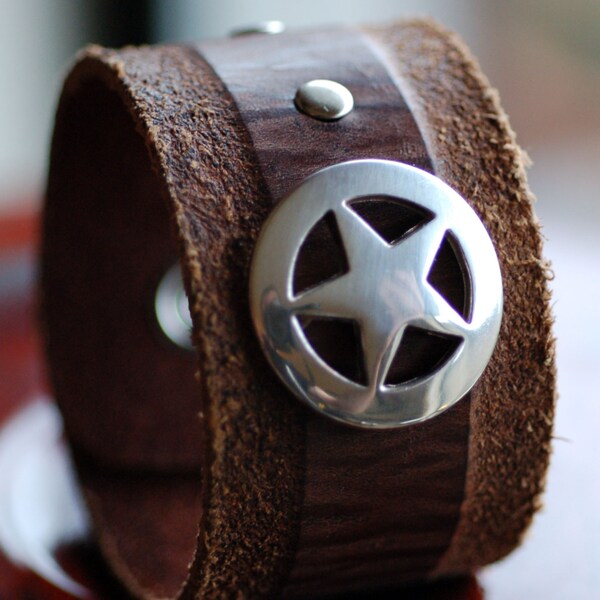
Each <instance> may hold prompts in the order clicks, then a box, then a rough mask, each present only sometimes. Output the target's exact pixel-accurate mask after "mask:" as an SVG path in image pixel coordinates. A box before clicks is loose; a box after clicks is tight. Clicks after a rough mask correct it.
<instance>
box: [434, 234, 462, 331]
mask: <svg viewBox="0 0 600 600" xmlns="http://www.w3.org/2000/svg"><path fill="white" fill-rule="evenodd" d="M427 281H428V282H429V283H430V284H431V285H432V286H433V287H434V288H435V289H436V290H437V291H438V292H439V293H440V294H441V295H442V296H443V297H444V298H445V299H446V301H447V302H448V304H450V306H451V307H452V308H453V309H454V310H455V311H456V312H457V313H458V314H459V315H460V316H461V317H462V318H463V319H464V320H465V321H466V322H467V323H470V322H471V316H472V311H473V299H472V298H473V291H472V284H471V275H470V273H469V269H468V267H467V262H466V260H465V259H464V256H463V254H462V251H461V249H460V244H459V243H458V240H457V239H456V238H455V237H454V235H452V232H450V231H447V232H446V233H445V235H444V239H443V240H442V243H441V244H440V248H439V250H438V251H437V254H436V255H435V259H434V260H433V265H432V266H431V270H430V271H429V275H428V276H427Z"/></svg>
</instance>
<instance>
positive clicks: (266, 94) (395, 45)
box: [42, 22, 553, 598]
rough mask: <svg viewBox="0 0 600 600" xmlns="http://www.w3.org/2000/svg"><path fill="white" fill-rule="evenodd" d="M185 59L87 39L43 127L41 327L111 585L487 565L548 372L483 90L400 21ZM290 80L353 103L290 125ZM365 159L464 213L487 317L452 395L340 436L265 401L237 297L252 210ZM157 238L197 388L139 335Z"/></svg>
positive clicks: (534, 486)
mask: <svg viewBox="0 0 600 600" xmlns="http://www.w3.org/2000/svg"><path fill="white" fill-rule="evenodd" d="M374 47H375V48H376V51H375V52H374V51H373V48H374ZM199 50H200V52H201V53H202V54H203V55H204V56H205V57H206V58H207V59H208V61H209V63H210V66H209V64H207V63H206V62H205V61H204V59H203V58H201V57H200V55H199V54H198V53H197V50H196V49H191V48H182V47H163V48H156V49H152V48H143V49H125V50H122V51H119V52H113V51H106V50H100V49H97V48H94V49H91V50H89V51H88V52H87V54H86V55H85V56H84V57H83V58H82V59H81V61H80V62H79V63H78V65H77V66H76V67H75V69H74V70H73V72H72V73H71V75H70V76H69V79H68V80H67V82H66V84H65V89H64V92H63V96H62V99H61V104H60V107H59V112H58V115H57V124H56V130H55V136H54V142H53V152H52V162H51V171H50V178H49V184H48V202H47V207H46V213H45V223H44V232H45V233H44V263H43V282H42V283H43V290H44V319H45V329H46V339H47V346H48V356H49V361H50V367H51V374H52V378H53V384H54V388H55V391H56V395H57V399H58V401H59V402H60V404H61V408H62V410H63V413H64V415H65V424H66V427H67V433H68V436H69V439H70V442H71V444H72V447H73V449H74V453H75V457H76V460H77V461H78V466H79V472H80V478H81V480H82V484H83V486H84V489H85V490H86V493H87V496H88V500H89V504H90V507H91V509H92V513H93V516H94V519H95V522H96V528H97V531H98V535H99V538H100V541H101V544H102V547H103V550H104V553H105V555H106V556H107V558H108V560H109V561H110V563H111V565H112V567H113V568H114V570H115V571H116V572H117V573H118V574H119V576H120V578H121V579H122V581H123V582H124V583H125V584H126V585H127V586H128V588H129V589H130V590H131V591H132V592H133V593H134V594H136V595H138V596H141V597H142V596H143V597H174V596H176V595H178V593H179V592H180V590H182V591H181V597H182V598H192V597H194V598H205V597H212V596H223V597H227V596H231V595H234V594H235V593H241V594H242V595H246V596H249V597H256V596H270V597H272V596H273V595H276V594H278V593H280V594H282V595H284V596H286V597H300V596H301V597H307V596H312V595H316V594H317V593H325V592H344V591H349V590H353V589H364V588H376V587H384V586H390V585H396V584H398V583H400V582H403V581H407V580H412V579H415V578H421V577H424V576H426V575H427V574H429V573H431V572H433V571H434V570H436V569H437V570H438V571H442V572H451V571H456V570H459V571H461V570H465V569H469V568H473V567H475V566H477V565H480V564H483V563H484V562H487V561H489V560H494V559H495V558H497V557H498V556H500V555H502V554H504V553H505V552H506V551H507V550H508V549H510V548H511V547H512V546H513V545H514V544H515V543H516V541H517V539H518V538H519V536H520V534H521V532H522V530H523V528H524V527H525V526H526V524H527V523H528V522H529V519H530V516H531V514H532V512H533V509H534V507H535V504H536V496H537V494H538V493H539V490H540V486H541V480H542V477H543V472H544V470H545V465H546V462H547V454H548V439H549V432H550V425H549V423H550V421H551V414H552V398H553V377H552V358H551V357H552V348H551V344H550V342H549V340H550V331H549V322H550V320H549V316H548V308H547V306H548V298H547V293H546V291H545V273H544V270H543V266H542V265H541V264H540V260H539V256H540V244H539V235H538V232H537V230H536V228H535V226H534V225H532V214H531V208H530V203H529V197H528V192H527V189H526V185H525V181H524V176H523V173H522V165H521V162H520V156H519V155H518V150H517V149H516V147H515V146H514V144H513V145H512V146H511V143H513V140H512V134H511V132H510V130H509V129H508V127H507V126H506V123H505V122H504V121H503V116H502V113H501V112H500V109H499V107H498V105H497V103H495V100H494V99H493V97H492V96H490V94H489V92H488V90H487V88H486V85H485V82H483V81H482V80H481V78H480V75H479V73H478V72H477V70H476V67H474V66H473V63H472V62H471V61H470V60H469V59H468V57H467V55H466V53H465V51H464V49H463V48H461V47H460V45H459V44H458V43H457V42H456V41H455V40H453V39H452V38H451V37H450V36H449V35H448V34H447V33H445V32H442V31H440V30H439V29H437V28H435V27H433V26H431V25H430V24H427V23H422V22H418V23H405V24H402V25H398V26H396V27H393V28H388V29H385V30H382V31H380V32H371V39H370V40H365V38H364V37H363V35H362V34H359V33H351V32H347V31H329V32H326V33H307V34H298V35H296V34H294V35H290V36H287V35H286V36H281V37H277V38H254V39H251V38H240V39H237V40H230V41H227V42H219V43H214V44H203V45H201V46H200V47H199ZM383 55H387V56H388V57H389V58H386V59H383V58H382V56H383ZM384 62H385V63H389V65H386V64H384ZM215 71H216V73H217V75H218V76H217V75H215ZM314 78H331V79H334V80H337V81H340V82H341V83H344V84H345V85H347V87H349V88H350V89H351V90H352V92H353V93H354V96H355V101H356V108H355V110H354V111H353V113H352V114H351V115H349V116H348V117H346V118H345V119H343V120H342V121H340V122H338V123H321V122H317V121H313V120H311V119H310V118H308V117H306V116H304V115H301V114H299V113H298V112H297V111H296V110H295V108H294V107H293V103H292V98H293V94H294V92H295V89H296V87H297V85H299V84H300V83H303V82H304V81H306V80H308V79H314ZM400 88H402V93H401V92H400ZM405 98H408V99H409V100H410V103H411V108H412V113H413V114H414V115H416V116H417V121H419V126H420V128H421V131H422V132H423V136H424V138H425V140H426V143H424V142H423V139H422V138H421V134H420V133H419V128H418V127H417V126H416V123H415V120H414V117H413V115H412V114H411V111H409V110H408V107H407V104H406V100H405ZM436 120H437V121H436ZM140 134H141V135H140ZM426 146H427V148H428V149H429V154H430V156H431V159H430V158H429V157H428V153H427V151H426V150H425V147H426ZM366 156H368V157H380V158H391V159H395V160H401V161H403V162H410V163H412V164H416V165H418V166H421V167H422V168H426V169H431V167H432V165H435V172H436V174H438V175H439V176H441V177H443V178H444V179H445V180H447V181H448V182H449V183H450V184H451V185H453V186H454V187H455V188H456V189H458V191H459V192H461V193H462V195H463V196H465V197H466V198H467V199H468V200H469V201H470V202H472V204H473V206H474V208H475V210H477V211H478V212H479V214H480V215H481V216H482V218H483V220H484V222H485V223H486V225H487V227H488V230H489V231H490V233H491V235H492V237H493V239H494V242H495V243H496V246H497V248H498V252H499V256H500V260H501V262H502V265H503V270H504V278H505V290H506V299H505V306H507V305H508V306H507V308H506V316H505V321H504V326H503V332H502V334H501V339H500V341H499V345H498V349H497V351H496V353H495V356H494V358H493V360H492V363H491V364H490V367H489V368H488V370H487V371H486V373H485V374H484V377H483V379H482V380H481V382H480V383H479V384H478V385H477V386H476V388H475V389H474V390H473V392H472V394H471V395H472V401H471V405H470V404H469V402H468V401H465V400H463V401H461V402H460V403H459V404H457V405H456V406H455V407H454V408H452V409H450V410H449V411H447V412H446V413H444V414H442V415H441V416H439V417H437V418H436V419H433V420H431V421H429V422H427V423H424V424H422V425H419V426H416V427H410V428H407V429H402V430H397V431H393V432H389V431H388V432H371V431H357V430H354V429H350V428H346V427H343V426H341V425H338V424H335V423H331V422H329V421H326V420H323V419H321V418H319V417H317V416H315V415H313V414H312V413H311V412H310V411H308V410H307V409H305V408H304V407H302V406H300V405H299V404H298V403H297V401H295V400H294V399H293V398H290V396H289V394H288V393H287V392H286V391H285V390H284V388H283V387H282V386H281V384H279V382H278V381H277V380H276V377H275V376H274V375H273V374H272V373H271V371H270V370H269V368H268V366H267V365H266V363H265V361H264V359H263V358H262V356H261V354H260V350H259V348H258V346H257V343H256V341H255V339H254V337H253V334H252V330H251V326H250V323H249V317H248V307H247V300H246V296H247V289H246V287H247V273H248V264H249V258H250V254H251V251H252V247H253V243H254V240H255V238H256V235H257V234H258V231H259V229H260V226H261V224H262V222H263V221H264V219H265V218H266V215H267V214H268V212H269V209H270V206H271V205H272V203H273V202H274V201H277V200H278V199H280V198H281V196H282V195H284V194H285V193H286V192H287V191H288V190H289V188H290V187H293V186H294V185H295V184H297V183H298V182H299V181H301V180H302V179H303V178H304V177H305V176H306V175H307V174H309V173H310V172H312V171H313V170H315V169H317V168H320V167H322V166H326V165H327V164H331V163H334V162H337V161H341V160H348V159H350V158H363V157H366ZM482 165H483V167H482ZM175 239H178V240H179V246H180V252H181V257H182V262H183V264H184V274H185V278H186V286H187V289H188V293H189V295H190V298H191V299H192V300H191V305H192V306H191V308H192V314H193V319H194V342H195V344H196V346H197V348H198V353H199V358H200V362H199V365H200V369H199V375H198V378H197V379H198V382H196V383H195V382H194V377H193V370H194V366H193V364H194V363H193V359H191V358H189V357H187V356H186V355H185V354H182V353H178V352H177V351H175V350H174V349H173V348H172V347H170V346H169V345H168V344H166V343H164V342H163V341H162V340H161V337H160V332H158V330H157V328H156V325H155V324H154V323H153V321H152V307H151V301H152V295H153V291H154V290H155V289H156V285H157V283H158V281H159V279H160V277H161V276H162V274H163V273H164V272H165V270H166V269H167V268H168V266H169V265H170V264H172V262H174V260H175V256H176V250H177V247H176V246H177V245H176V243H175ZM517 255H518V256H517ZM514 348H519V354H518V356H516V355H515V351H514ZM470 406H471V407H472V410H471V409H470ZM199 410H200V413H201V418H200V419H198V420H196V419H195V418H194V415H196V414H197V413H198V411H199ZM469 423H471V430H470V429H469ZM515 423H518V426H517V428H516V430H515ZM491 439H493V440H494V444H493V448H492V449H490V446H489V445H488V444H487V442H488V440H491ZM200 470H201V471H202V473H201V474H200ZM523 481H526V482H527V485H526V486H523ZM465 490H466V492H465ZM461 506H462V509H461ZM506 507H509V508H508V510H507V508H506ZM197 523H200V532H199V537H198V541H197V543H196V533H197ZM490 523H491V524H492V526H490ZM457 526H458V528H457ZM194 548H196V556H195V559H194V561H193V564H192V567H191V570H190V571H189V573H188V564H189V563H190V561H191V559H192V556H193V554H194ZM440 561H442V562H441V563H440ZM186 577H187V582H186V583H185V584H184V582H185V580H186Z"/></svg>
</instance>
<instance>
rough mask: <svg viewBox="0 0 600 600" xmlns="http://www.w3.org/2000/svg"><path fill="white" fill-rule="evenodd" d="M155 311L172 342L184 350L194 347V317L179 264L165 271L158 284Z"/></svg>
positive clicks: (163, 329) (163, 330)
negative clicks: (191, 333)
mask: <svg viewBox="0 0 600 600" xmlns="http://www.w3.org/2000/svg"><path fill="white" fill-rule="evenodd" d="M154 311H155V313H156V320H157V321H158V324H159V325H160V328H161V330H162V332H163V333H164V334H165V335H166V336H167V338H168V339H169V340H170V341H171V342H173V343H174V344H175V345H176V346H179V347H180V348H183V349H184V350H193V349H194V347H193V345H192V340H191V335H190V332H191V329H192V317H191V316H190V309H189V305H188V298H187V294H186V293H185V289H184V287H183V281H182V280H181V268H180V266H179V265H178V264H176V265H174V266H172V267H171V268H170V269H169V270H168V271H167V272H166V273H165V275H164V277H163V278H162V280H161V282H160V284H159V285H158V289H157V290H156V298H155V300H154Z"/></svg>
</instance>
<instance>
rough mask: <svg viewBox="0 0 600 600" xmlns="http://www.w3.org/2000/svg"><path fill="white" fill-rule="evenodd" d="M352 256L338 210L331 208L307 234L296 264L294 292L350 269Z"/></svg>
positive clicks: (313, 285)
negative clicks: (346, 243)
mask: <svg viewBox="0 0 600 600" xmlns="http://www.w3.org/2000/svg"><path fill="white" fill-rule="evenodd" d="M348 269H349V266H348V258H347V256H346V251H345V249H344V244H343V242H342V238H341V236H340V230H339V227H338V225H337V221H336V218H335V214H334V212H333V211H329V212H327V213H326V214H325V216H324V217H323V218H321V219H320V220H319V221H317V223H316V224H315V225H314V226H313V228H312V229H311V230H310V231H309V232H308V234H307V236H306V237H305V238H304V241H303V242H302V245H301V246H300V251H299V253H298V258H297V260H296V265H295V268H294V277H293V290H294V295H297V294H300V293H302V292H304V291H306V290H308V289H310V288H314V287H316V286H318V285H319V284H321V283H324V282H326V281H328V280H330V279H334V278H335V277H339V276H340V275H344V274H345V273H347V272H348Z"/></svg>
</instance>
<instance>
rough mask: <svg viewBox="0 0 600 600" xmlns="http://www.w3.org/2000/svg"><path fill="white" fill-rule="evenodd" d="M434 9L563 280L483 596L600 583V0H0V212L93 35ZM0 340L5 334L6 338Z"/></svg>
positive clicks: (511, 599)
mask: <svg viewBox="0 0 600 600" xmlns="http://www.w3.org/2000/svg"><path fill="white" fill-rule="evenodd" d="M407 15H432V16H434V17H435V18H436V19H438V20H440V21H441V22H442V23H444V24H446V25H448V26H450V27H451V28H453V29H455V30H456V31H458V32H459V33H460V34H461V35H462V36H463V37H464V39H465V40H466V42H467V43H468V45H469V46H470V47H471V49H472V50H473V51H474V52H475V54H476V55H477V56H478V58H479V60H480V62H481V64H482V67H483V70H484V72H485V73H486V74H487V75H488V77H489V78H490V80H491V82H492V84H493V85H494V86H495V87H497V88H499V90H500V93H501V97H502V102H503V105H504V108H505V109H506V110H507V112H508V113H509V116H510V117H511V122H512V125H513V127H514V129H515V130H516V131H517V134H518V139H519V142H520V143H521V145H522V146H523V147H524V148H525V149H526V150H527V152H528V153H529V155H530V156H531V158H532V159H533V163H534V166H533V168H532V169H531V170H530V182H531V186H532V188H533V190H534V192H535V194H536V195H537V197H538V198H539V201H538V203H537V206H536V209H537V212H538V215H539V218H540V220H541V221H542V224H543V226H544V231H545V234H546V237H547V238H548V242H547V245H546V253H547V255H548V256H549V257H550V259H551V260H552V261H553V263H554V266H555V271H556V279H555V281H554V283H553V287H554V291H555V312H556V316H557V323H556V332H557V336H558V351H559V386H560V393H561V399H560V403H559V405H558V417H557V423H556V436H557V438H558V439H557V440H556V442H555V455H554V459H553V464H552V468H551V471H550V475H549V479H548V490H547V494H546V499H545V508H544V510H543V512H542V513H541V515H540V516H539V517H538V519H537V520H536V523H535V525H534V527H533V529H532V530H531V532H530V534H529V536H528V539H527V540H526V543H525V545H524V546H523V548H522V549H521V550H519V551H518V552H516V553H515V554H513V555H512V556H511V557H510V558H509V559H508V560H507V561H505V562H504V563H501V564H500V565H498V566H495V567H492V568H491V569H489V570H487V571H486V572H484V574H483V575H482V582H483V585H484V586H485V588H486V598H488V600H515V599H519V598H530V599H544V600H553V599H556V600H558V599H560V600H565V599H566V600H568V599H571V598H572V599H582V598H592V597H598V595H600V550H599V547H600V517H599V516H598V510H597V506H600V477H599V471H600V464H599V458H600V442H599V441H598V440H599V436H598V433H597V430H598V428H600V393H599V391H598V390H599V387H600V386H598V384H597V381H596V378H595V375H596V370H597V369H598V370H599V371H600V364H598V363H599V360H600V341H599V340H600V325H599V324H598V321H596V320H595V319H596V316H600V309H598V306H600V269H599V267H598V265H599V263H600V241H599V236H600V233H599V232H598V230H599V228H600V0H570V1H569V2H565V1H564V0H503V1H502V2H498V1H497V0H496V1H494V0H420V1H417V0H404V1H402V0H362V1H358V0H346V1H344V2H342V1H334V0H329V1H328V2H324V1H323V0H304V1H303V2H294V3H292V2H286V3H284V2H282V1H281V0H280V1H279V2H276V1H274V0H255V1H253V2H249V1H248V0H213V1H202V0H162V1H161V0H130V1H128V2H126V1H119V0H85V1H83V0H80V1H77V0H19V2H15V1H14V0H13V1H10V0H0V216H1V214H2V211H4V212H5V213H6V212H7V211H19V210H24V209H31V207H32V206H36V205H37V204H38V203H39V199H40V197H41V194H42V190H43V182H44V177H45V169H46V156H47V151H48V140H49V136H50V129H51V121H52V113H53V110H54V106H55V103H56V98H57V95H58V92H59V89H60V81H61V78H62V75H63V73H64V72H65V69H66V66H67V65H68V62H69V60H70V59H69V57H71V56H72V55H73V53H74V52H75V50H76V49H77V48H78V47H80V46H82V45H83V44H85V43H88V42H100V43H104V44H106V45H121V44H123V43H126V42H131V43H139V42H143V41H148V42H156V41H180V40H186V39H197V38H200V37H208V36H220V35H224V34H226V33H227V32H228V31H231V30H232V29H234V28H237V27H240V26H245V25H248V24H252V23H254V22H257V21H261V20H264V19H273V18H275V19H280V20H282V21H284V22H285V23H286V24H287V25H288V26H289V27H295V26H313V25H316V24H319V23H323V24H330V23H336V22H363V23H377V22H389V21H390V20H393V19H396V18H400V17H403V16H407ZM0 343H1V342H0Z"/></svg>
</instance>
